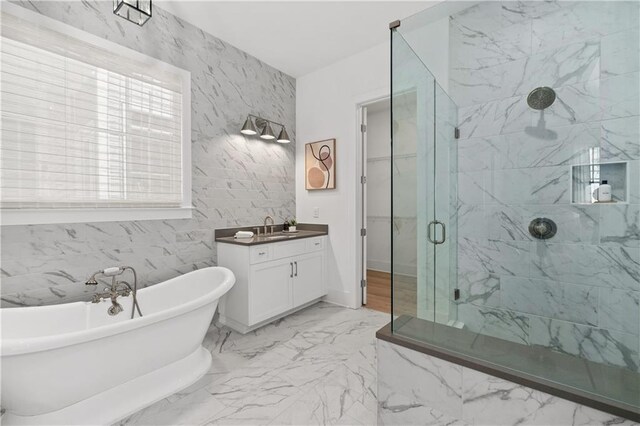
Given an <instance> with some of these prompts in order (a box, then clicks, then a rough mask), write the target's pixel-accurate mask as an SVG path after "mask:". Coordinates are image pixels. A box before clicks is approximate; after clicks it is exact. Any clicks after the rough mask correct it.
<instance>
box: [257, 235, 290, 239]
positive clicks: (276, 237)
mask: <svg viewBox="0 0 640 426" xmlns="http://www.w3.org/2000/svg"><path fill="white" fill-rule="evenodd" d="M293 237H294V235H271V236H269V237H264V238H266V239H267V240H281V239H284V238H293Z"/></svg>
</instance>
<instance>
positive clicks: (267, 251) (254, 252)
mask: <svg viewBox="0 0 640 426" xmlns="http://www.w3.org/2000/svg"><path fill="white" fill-rule="evenodd" d="M271 252H272V245H271V244H260V245H257V246H253V247H250V251H249V261H250V262H251V263H260V262H266V261H267V260H271V259H272V256H271Z"/></svg>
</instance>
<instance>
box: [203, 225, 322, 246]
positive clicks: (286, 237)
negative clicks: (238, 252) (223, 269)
mask: <svg viewBox="0 0 640 426" xmlns="http://www.w3.org/2000/svg"><path fill="white" fill-rule="evenodd" d="M255 228H258V226H244V227H241V228H223V229H216V230H215V241H216V242H217V243H225V244H236V245H239V246H255V245H258V244H269V243H278V242H280V241H291V240H300V239H302V238H311V237H320V236H323V235H328V234H329V225H319V224H309V223H307V224H305V223H299V224H298V226H297V229H298V232H295V233H286V232H283V231H282V225H276V226H274V227H273V234H272V235H271V234H270V235H260V236H257V235H254V236H253V238H239V239H236V238H234V235H235V233H236V232H238V231H252V232H254V233H255ZM259 228H260V231H261V232H262V230H263V227H262V226H259ZM269 228H270V227H269Z"/></svg>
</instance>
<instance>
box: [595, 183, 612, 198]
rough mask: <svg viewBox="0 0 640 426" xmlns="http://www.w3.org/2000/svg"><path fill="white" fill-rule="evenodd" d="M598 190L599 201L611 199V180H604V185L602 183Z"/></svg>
mask: <svg viewBox="0 0 640 426" xmlns="http://www.w3.org/2000/svg"><path fill="white" fill-rule="evenodd" d="M596 191H597V194H598V197H597V198H598V202H599V203H603V202H604V203H606V202H609V201H611V185H609V181H606V180H603V181H602V185H600V186H599V187H598V189H596Z"/></svg>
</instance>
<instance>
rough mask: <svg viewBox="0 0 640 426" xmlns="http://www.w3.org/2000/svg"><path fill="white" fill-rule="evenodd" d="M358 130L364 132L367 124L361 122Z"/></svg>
mask: <svg viewBox="0 0 640 426" xmlns="http://www.w3.org/2000/svg"><path fill="white" fill-rule="evenodd" d="M360 131H361V132H362V133H364V132H366V131H367V125H366V124H361V125H360Z"/></svg>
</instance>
